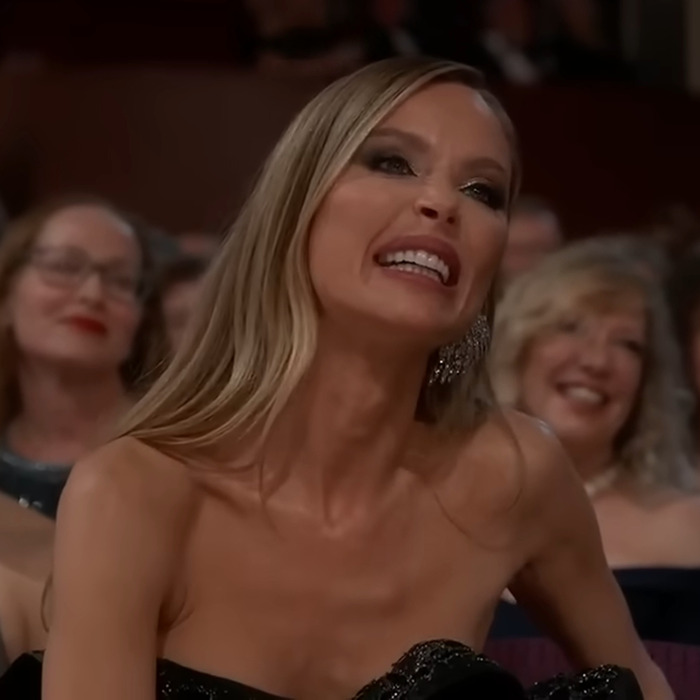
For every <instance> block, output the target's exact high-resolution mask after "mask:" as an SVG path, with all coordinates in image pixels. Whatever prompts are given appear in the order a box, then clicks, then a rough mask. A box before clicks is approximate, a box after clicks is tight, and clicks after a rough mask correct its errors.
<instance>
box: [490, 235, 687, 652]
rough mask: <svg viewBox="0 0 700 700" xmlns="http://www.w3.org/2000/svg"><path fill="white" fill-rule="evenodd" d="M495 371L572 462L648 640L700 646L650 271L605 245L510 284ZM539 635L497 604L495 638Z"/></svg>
mask: <svg viewBox="0 0 700 700" xmlns="http://www.w3.org/2000/svg"><path fill="white" fill-rule="evenodd" d="M491 373H492V378H493V381H494V388H495V390H496V393H497V395H498V397H499V398H500V400H501V401H502V402H503V403H504V404H506V405H510V406H516V407H518V408H520V409H521V410H523V411H525V412H527V413H530V414H531V415H533V416H536V417H537V418H540V419H541V420H543V421H544V422H546V423H547V424H548V425H549V426H550V428H551V429H552V430H553V431H554V433H555V434H556V436H557V437H558V438H559V440H560V441H561V442H562V444H563V446H564V448H565V449H566V451H567V452H568V454H569V456H570V457H571V459H572V460H573V463H574V465H575V467H576V469H577V471H578V473H579V475H580V477H581V479H582V481H583V483H584V485H585V489H586V491H587V492H588V495H589V497H590V499H591V502H592V504H593V507H594V509H595V513H596V516H597V519H598V524H599V526H600V530H601V534H602V539H603V547H604V550H605V555H606V558H607V560H608V563H609V564H610V566H611V567H612V568H613V569H614V570H615V576H616V578H617V579H618V582H619V583H620V585H621V587H622V590H623V592H624V594H625V596H626V598H627V601H628V604H629V606H630V609H631V612H632V617H633V619H634V622H635V625H636V626H637V629H638V631H639V633H640V635H642V637H643V638H644V639H655V640H664V641H672V642H683V643H690V644H698V643H700V569H699V568H698V567H700V538H699V537H698V532H700V498H699V497H698V496H697V495H696V474H695V472H694V470H693V468H692V466H691V462H690V459H689V445H690V442H689V437H688V435H687V432H686V428H687V418H686V415H687V409H689V404H690V402H689V401H688V392H687V389H685V388H684V387H683V386H682V381H681V373H680V371H679V359H678V352H677V348H676V347H675V345H674V343H673V339H672V335H671V333H670V327H669V319H668V312H667V309H666V307H665V305H664V302H663V298H662V295H661V292H660V290H659V289H658V285H657V281H656V279H655V277H654V275H651V274H649V270H648V268H647V267H646V266H645V265H644V264H640V259H639V257H638V256H636V257H635V256H634V255H630V250H628V249H627V248H626V247H625V246H622V247H620V248H617V249H615V250H613V251H612V252H611V250H610V246H609V245H607V241H606V239H601V240H600V241H598V240H590V241H585V242H581V243H577V244H574V245H571V246H569V247H568V248H567V249H565V250H563V251H560V252H558V253H555V254H554V255H553V256H552V257H550V258H549V259H547V260H546V261H544V262H543V263H541V264H540V265H539V266H537V267H536V268H533V269H532V270H531V271H530V272H528V273H526V274H524V275H523V276H522V277H520V278H518V279H517V280H515V281H514V282H513V284H512V287H510V288H508V290H507V292H506V294H505V296H504V298H503V300H502V302H501V304H500V305H499V307H498V309H497V312H496V321H495V334H494V344H493V351H492V356H491ZM537 634H541V631H538V630H537V629H536V628H534V627H533V626H532V624H531V622H529V621H528V620H527V619H526V617H525V616H524V615H523V612H522V611H521V609H520V608H516V607H514V606H511V605H509V604H501V605H500V606H499V609H498V612H497V615H496V618H495V621H494V625H493V628H492V630H491V636H492V637H513V636H536V635H537Z"/></svg>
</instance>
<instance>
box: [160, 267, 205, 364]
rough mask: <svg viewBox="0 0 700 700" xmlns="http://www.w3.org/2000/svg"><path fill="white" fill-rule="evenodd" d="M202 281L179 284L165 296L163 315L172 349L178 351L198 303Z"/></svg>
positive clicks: (173, 286)
mask: <svg viewBox="0 0 700 700" xmlns="http://www.w3.org/2000/svg"><path fill="white" fill-rule="evenodd" d="M201 285H202V280H201V279H195V280H187V281H183V282H177V283H175V284H173V285H171V286H170V288H169V289H168V290H167V291H166V292H165V294H164V295H163V314H164V315H165V327H166V330H167V333H168V340H169V342H170V347H171V348H173V350H174V349H176V348H177V347H179V345H180V342H181V341H182V336H183V333H184V331H185V328H186V326H187V323H188V321H189V319H190V316H191V315H192V311H193V310H194V307H195V305H196V303H197V297H198V296H199V290H200V287H201Z"/></svg>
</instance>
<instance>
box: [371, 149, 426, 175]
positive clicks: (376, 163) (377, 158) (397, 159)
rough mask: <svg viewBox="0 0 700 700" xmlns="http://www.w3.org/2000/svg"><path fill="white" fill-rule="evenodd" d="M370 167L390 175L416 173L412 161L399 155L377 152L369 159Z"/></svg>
mask: <svg viewBox="0 0 700 700" xmlns="http://www.w3.org/2000/svg"><path fill="white" fill-rule="evenodd" d="M369 167H370V169H371V170H375V171H377V172H380V173H387V174H388V175H415V172H414V171H413V168H412V167H411V165H410V163H409V162H408V161H407V160H406V159H405V158H404V157H403V156H399V155H387V154H380V153H378V154H375V155H373V156H371V157H370V159H369Z"/></svg>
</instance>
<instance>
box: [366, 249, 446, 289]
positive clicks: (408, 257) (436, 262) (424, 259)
mask: <svg viewBox="0 0 700 700" xmlns="http://www.w3.org/2000/svg"><path fill="white" fill-rule="evenodd" d="M379 262H380V263H383V264H387V263H412V264H413V265H420V266H421V267H427V268H428V269H429V270H434V271H435V272H437V273H438V274H439V275H440V278H441V279H442V281H443V282H447V280H448V279H449V277H450V268H449V267H448V265H447V263H446V262H445V261H444V260H443V259H442V258H440V257H439V256H438V255H435V254H434V253H428V252H427V251H425V250H397V251H395V252H393V253H387V254H386V255H382V256H381V258H380V260H379Z"/></svg>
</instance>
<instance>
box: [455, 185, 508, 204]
mask: <svg viewBox="0 0 700 700" xmlns="http://www.w3.org/2000/svg"><path fill="white" fill-rule="evenodd" d="M460 191H461V192H462V193H463V194H466V195H467V196H469V197H473V198H474V199H476V200H477V201H479V202H482V203H483V204H485V205H486V206H487V207H489V209H493V210H494V211H501V210H503V209H505V206H506V195H505V192H504V191H503V190H502V189H501V188H500V187H495V186H494V185H489V184H488V183H486V182H471V183H469V184H468V185H464V187H461V188H460Z"/></svg>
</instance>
